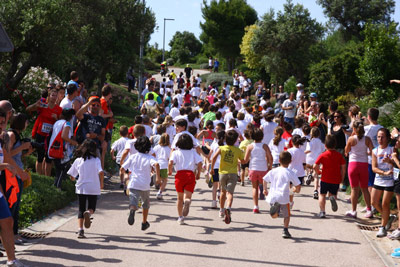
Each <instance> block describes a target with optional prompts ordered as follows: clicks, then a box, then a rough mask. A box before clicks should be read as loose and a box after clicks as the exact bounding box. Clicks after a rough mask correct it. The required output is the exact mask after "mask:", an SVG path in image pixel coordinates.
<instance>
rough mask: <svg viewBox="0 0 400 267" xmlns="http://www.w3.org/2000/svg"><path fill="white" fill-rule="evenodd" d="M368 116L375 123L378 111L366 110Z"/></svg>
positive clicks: (374, 109)
mask: <svg viewBox="0 0 400 267" xmlns="http://www.w3.org/2000/svg"><path fill="white" fill-rule="evenodd" d="M368 116H370V117H371V119H372V120H374V121H376V120H378V117H379V109H377V108H370V109H368Z"/></svg>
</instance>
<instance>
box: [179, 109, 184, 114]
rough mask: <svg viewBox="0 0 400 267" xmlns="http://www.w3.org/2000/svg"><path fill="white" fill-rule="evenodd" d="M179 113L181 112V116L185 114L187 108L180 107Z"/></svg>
mask: <svg viewBox="0 0 400 267" xmlns="http://www.w3.org/2000/svg"><path fill="white" fill-rule="evenodd" d="M179 114H180V115H181V116H183V115H185V108H180V109H179Z"/></svg>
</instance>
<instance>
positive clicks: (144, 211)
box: [143, 209, 149, 223]
mask: <svg viewBox="0 0 400 267" xmlns="http://www.w3.org/2000/svg"><path fill="white" fill-rule="evenodd" d="M148 215H149V209H143V223H145V222H147V216H148Z"/></svg>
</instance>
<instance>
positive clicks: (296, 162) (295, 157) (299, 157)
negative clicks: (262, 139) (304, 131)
mask: <svg viewBox="0 0 400 267" xmlns="http://www.w3.org/2000/svg"><path fill="white" fill-rule="evenodd" d="M288 152H289V153H290V154H291V155H292V162H290V165H289V169H291V170H292V171H293V172H294V173H295V174H296V175H297V177H304V176H306V172H305V171H304V167H303V163H306V154H304V151H303V150H302V149H301V148H297V147H292V148H290V149H288Z"/></svg>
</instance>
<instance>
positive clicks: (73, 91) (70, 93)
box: [67, 83, 78, 95]
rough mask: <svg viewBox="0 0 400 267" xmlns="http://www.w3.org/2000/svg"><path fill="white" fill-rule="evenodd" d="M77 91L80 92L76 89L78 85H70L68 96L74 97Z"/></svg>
mask: <svg viewBox="0 0 400 267" xmlns="http://www.w3.org/2000/svg"><path fill="white" fill-rule="evenodd" d="M76 90H78V88H77V87H76V85H75V84H74V83H70V84H68V86H67V94H68V95H72V94H73V93H75V92H76Z"/></svg>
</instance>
